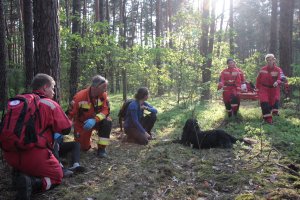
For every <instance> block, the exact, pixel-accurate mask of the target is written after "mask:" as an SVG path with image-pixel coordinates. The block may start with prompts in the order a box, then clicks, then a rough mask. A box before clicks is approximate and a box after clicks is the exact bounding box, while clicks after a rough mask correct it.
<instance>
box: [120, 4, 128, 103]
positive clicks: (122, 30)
mask: <svg viewBox="0 0 300 200" xmlns="http://www.w3.org/2000/svg"><path fill="white" fill-rule="evenodd" d="M126 1H127V0H121V3H120V21H121V22H122V25H123V28H122V26H121V27H120V37H121V38H120V41H121V44H120V45H121V47H122V48H123V49H126V29H127V28H126ZM121 74H122V85H123V100H124V101H125V100H126V99H127V72H126V68H122V71H121Z"/></svg>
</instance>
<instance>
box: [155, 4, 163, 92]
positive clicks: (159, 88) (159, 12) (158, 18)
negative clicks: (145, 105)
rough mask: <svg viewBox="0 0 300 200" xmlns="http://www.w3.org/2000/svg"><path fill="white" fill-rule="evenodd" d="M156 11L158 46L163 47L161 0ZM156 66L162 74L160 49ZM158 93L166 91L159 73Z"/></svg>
mask: <svg viewBox="0 0 300 200" xmlns="http://www.w3.org/2000/svg"><path fill="white" fill-rule="evenodd" d="M155 13H156V25H155V38H156V41H155V43H156V48H157V49H160V48H161V42H160V41H161V38H160V37H161V20H162V19H161V0H156V4H155ZM155 56H156V58H155V59H156V60H155V62H156V67H157V69H158V72H159V73H158V74H161V73H160V72H161V67H162V66H161V57H160V51H158V50H157V51H156V55H155ZM157 79H158V80H157V81H158V83H157V86H158V88H157V95H159V96H160V95H162V94H163V93H164V91H163V84H162V83H161V77H160V76H159V75H158V76H157Z"/></svg>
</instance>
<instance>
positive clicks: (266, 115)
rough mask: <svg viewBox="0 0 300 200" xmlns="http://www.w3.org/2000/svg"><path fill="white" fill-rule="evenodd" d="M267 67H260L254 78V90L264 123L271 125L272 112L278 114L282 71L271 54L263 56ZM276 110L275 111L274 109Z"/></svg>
mask: <svg viewBox="0 0 300 200" xmlns="http://www.w3.org/2000/svg"><path fill="white" fill-rule="evenodd" d="M265 60H266V62H267V65H266V66H264V67H262V68H261V69H260V71H259V74H258V76H257V78H256V88H257V89H258V97H259V101H260V106H261V110H262V115H263V119H264V121H265V122H266V123H269V124H272V123H273V118H272V110H273V108H274V115H276V114H278V105H279V99H280V89H279V85H280V84H281V77H280V76H281V74H283V73H282V70H281V69H280V68H279V67H277V66H276V63H275V61H276V59H275V57H274V55H273V54H267V55H266V56H265ZM276 108H277V109H276Z"/></svg>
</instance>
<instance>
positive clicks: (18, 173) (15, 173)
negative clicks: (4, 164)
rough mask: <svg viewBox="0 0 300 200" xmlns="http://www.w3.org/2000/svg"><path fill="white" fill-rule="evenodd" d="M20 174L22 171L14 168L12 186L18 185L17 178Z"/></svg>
mask: <svg viewBox="0 0 300 200" xmlns="http://www.w3.org/2000/svg"><path fill="white" fill-rule="evenodd" d="M19 176H20V171H18V170H17V169H14V168H13V169H12V172H11V185H12V187H14V188H15V187H16V185H17V179H18V177H19Z"/></svg>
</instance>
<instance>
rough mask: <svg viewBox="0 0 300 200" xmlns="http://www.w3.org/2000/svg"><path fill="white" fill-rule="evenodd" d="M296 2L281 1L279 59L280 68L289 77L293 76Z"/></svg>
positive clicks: (290, 0) (292, 0) (291, 0)
mask: <svg viewBox="0 0 300 200" xmlns="http://www.w3.org/2000/svg"><path fill="white" fill-rule="evenodd" d="M294 3H295V1H294V0H289V1H285V0H280V29H279V41H280V42H279V50H280V52H279V57H280V66H281V68H282V70H283V72H284V73H285V74H286V75H287V76H292V73H293V72H292V67H291V63H292V58H293V57H292V53H293V52H292V37H293V16H294Z"/></svg>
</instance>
